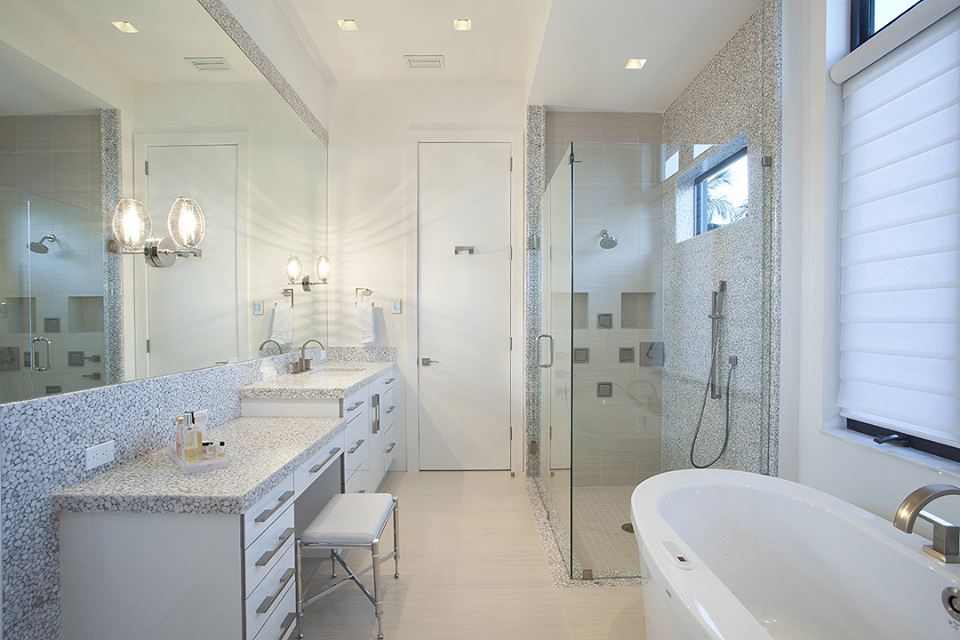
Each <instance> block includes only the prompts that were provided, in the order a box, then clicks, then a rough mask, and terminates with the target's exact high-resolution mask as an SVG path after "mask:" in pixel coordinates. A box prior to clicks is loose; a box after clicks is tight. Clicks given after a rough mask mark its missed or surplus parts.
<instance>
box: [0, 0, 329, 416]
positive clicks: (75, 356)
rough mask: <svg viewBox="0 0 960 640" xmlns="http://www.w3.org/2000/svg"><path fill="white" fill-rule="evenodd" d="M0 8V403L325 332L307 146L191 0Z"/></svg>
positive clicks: (276, 100)
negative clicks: (297, 269) (312, 282)
mask: <svg viewBox="0 0 960 640" xmlns="http://www.w3.org/2000/svg"><path fill="white" fill-rule="evenodd" d="M0 14H2V16H3V18H2V20H0V225H2V234H0V238H2V242H3V251H2V254H0V402H13V401H18V400H26V399H30V398H36V397H40V396H44V395H50V394H56V393H62V392H69V391H77V390H80V389H86V388H91V387H95V386H100V385H104V384H110V383H113V382H121V381H124V380H130V379H134V378H143V377H150V376H159V375H166V374H171V373H177V372H182V371H187V370H191V369H197V368H202V367H209V366H214V365H217V364H221V363H229V362H237V361H240V360H247V359H251V358H257V357H262V356H265V355H271V354H275V353H277V350H278V347H277V344H276V343H279V344H280V345H282V348H283V350H287V349H289V348H290V347H291V346H294V345H298V344H299V343H300V342H302V341H304V340H306V339H307V338H319V339H321V340H324V341H325V339H326V336H327V296H326V290H325V287H323V286H322V285H320V286H314V287H311V290H310V291H304V288H303V287H302V286H301V285H300V284H299V283H298V284H296V285H291V284H288V279H292V278H288V270H289V269H288V267H291V266H293V263H292V262H290V261H289V260H288V258H290V257H291V256H296V257H298V258H299V259H300V262H301V263H302V265H303V272H304V273H312V272H313V271H314V267H313V265H314V264H315V263H316V261H317V259H318V257H319V256H322V255H325V254H326V253H327V246H326V229H327V211H326V202H327V184H326V183H327V149H326V145H325V144H324V143H323V142H322V141H321V140H320V138H319V137H318V135H317V134H316V133H315V131H314V130H311V128H310V127H308V126H307V124H306V123H305V122H304V121H303V119H301V117H300V116H299V115H298V114H297V113H296V112H295V111H294V110H293V109H292V108H291V107H290V106H289V105H288V104H287V102H286V101H285V100H284V99H283V98H282V97H281V96H280V94H279V93H278V92H277V91H276V90H275V89H274V87H273V86H272V85H271V84H270V83H269V82H268V81H267V80H266V79H265V78H264V77H263V76H262V74H261V73H260V71H258V69H257V67H256V66H254V64H253V63H252V62H251V61H250V60H248V59H247V57H246V56H245V55H244V53H243V51H241V49H240V48H239V47H238V46H237V45H236V44H235V43H234V42H233V40H231V38H230V37H229V36H228V35H227V34H226V33H225V32H224V31H223V30H222V29H221V27H220V26H219V25H218V24H217V22H216V21H215V20H214V19H213V18H212V17H211V16H210V15H209V14H208V13H207V11H206V10H205V9H204V8H203V6H202V5H201V4H200V3H199V2H198V0H164V1H163V2H157V1H151V0H83V1H82V2H77V1H76V0H40V1H37V0H0ZM118 202H119V204H120V207H119V209H118V210H116V215H115V208H116V207H117V204H118ZM200 212H202V221H203V225H202V226H201V225H200V224H199V223H200V220H201V214H200ZM148 228H149V229H150V231H149V233H146V231H147V229H148ZM198 241H199V242H198ZM145 246H146V253H147V254H150V255H145V249H144V247H145ZM151 252H152V253H151ZM288 263H290V264H288ZM158 264H159V265H161V266H156V265H158ZM298 277H299V276H298ZM270 339H273V340H275V342H269V343H268V344H266V345H264V342H265V341H268V340H270Z"/></svg>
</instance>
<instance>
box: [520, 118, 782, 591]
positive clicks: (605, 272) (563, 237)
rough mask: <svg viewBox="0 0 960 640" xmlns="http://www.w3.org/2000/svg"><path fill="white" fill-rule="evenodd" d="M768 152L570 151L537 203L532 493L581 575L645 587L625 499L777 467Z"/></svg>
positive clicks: (685, 148)
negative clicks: (692, 474) (665, 483)
mask: <svg viewBox="0 0 960 640" xmlns="http://www.w3.org/2000/svg"><path fill="white" fill-rule="evenodd" d="M762 164H763V163H762V156H761V151H760V147H759V145H752V144H750V143H749V141H748V140H747V139H746V136H741V137H738V138H736V139H733V140H729V141H726V142H723V143H719V144H711V143H703V144H683V145H677V144H672V145H670V144H643V143H600V142H573V143H572V144H571V145H570V147H569V149H568V152H567V153H566V154H565V156H564V157H563V159H562V160H561V162H560V164H559V166H558V167H556V169H555V171H554V173H553V175H552V177H551V178H550V180H549V182H548V184H547V187H546V190H545V193H544V196H543V199H542V203H541V223H542V240H541V256H542V270H541V277H542V281H541V291H542V296H541V298H542V306H541V316H540V325H541V331H542V334H541V336H540V338H539V339H538V346H539V362H538V364H539V367H540V374H541V375H540V384H541V387H540V398H541V434H542V436H541V441H540V469H539V477H538V478H537V479H536V480H537V485H538V487H539V489H540V493H541V497H542V499H543V503H544V506H545V507H546V509H547V512H548V516H549V520H550V523H551V527H552V529H553V533H554V536H555V538H556V540H557V544H558V546H559V548H560V551H561V554H562V555H563V557H564V562H565V564H566V567H567V569H568V571H569V575H570V576H571V577H572V578H574V579H603V578H623V577H638V576H640V575H641V573H642V569H641V565H640V558H639V554H638V552H637V546H636V541H635V538H634V536H633V535H632V533H631V525H630V506H629V505H630V496H631V493H632V492H633V490H634V488H635V487H636V486H637V485H638V484H639V483H641V482H643V480H645V479H647V478H649V477H651V476H653V475H656V474H659V473H663V472H667V471H672V470H676V469H688V468H693V467H707V466H712V467H713V468H730V469H742V470H748V471H754V472H761V473H763V472H765V471H766V457H765V456H766V450H765V444H764V443H765V442H766V439H767V436H766V426H765V423H764V420H763V419H762V416H763V398H762V393H761V389H762V373H761V372H762V367H763V365H764V362H763V360H764V349H763V347H762V345H763V336H762V326H761V325H762V323H761V322H760V319H759V317H758V316H759V315H760V314H761V308H762V307H763V296H764V290H765V287H764V282H763V267H762V265H763V247H764V239H763V216H762V215H761V212H762V209H763V206H764V205H763V200H764V198H763V192H764V180H763V167H762Z"/></svg>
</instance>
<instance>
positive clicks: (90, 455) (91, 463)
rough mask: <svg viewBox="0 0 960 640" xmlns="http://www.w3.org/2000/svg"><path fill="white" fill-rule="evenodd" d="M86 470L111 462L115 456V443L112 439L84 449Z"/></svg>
mask: <svg viewBox="0 0 960 640" xmlns="http://www.w3.org/2000/svg"><path fill="white" fill-rule="evenodd" d="M85 453H86V470H87V471H90V470H91V469H96V468H97V467H100V466H103V465H105V464H107V463H108V462H113V460H114V458H116V456H117V444H116V442H114V441H113V440H107V441H106V442H101V443H100V444H95V445H93V446H92V447H87V450H86V452H85Z"/></svg>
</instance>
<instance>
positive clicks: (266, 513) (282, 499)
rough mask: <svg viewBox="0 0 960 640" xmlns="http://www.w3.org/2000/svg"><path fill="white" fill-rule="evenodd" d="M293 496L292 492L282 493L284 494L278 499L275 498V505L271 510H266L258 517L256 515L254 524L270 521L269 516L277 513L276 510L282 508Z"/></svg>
mask: <svg viewBox="0 0 960 640" xmlns="http://www.w3.org/2000/svg"><path fill="white" fill-rule="evenodd" d="M293 495H294V493H293V491H284V492H283V495H281V496H280V497H279V498H277V504H275V505H273V507H272V508H270V509H267V510H266V511H264V512H263V513H261V514H260V515H258V516H257V517H256V518H255V519H254V522H257V523H261V522H266V521H267V520H269V519H270V516H272V515H273V514H275V513H276V512H277V510H279V509H280V507H282V506H283V505H284V504H285V503H286V502H287V500H289V499H290V498H292V497H293Z"/></svg>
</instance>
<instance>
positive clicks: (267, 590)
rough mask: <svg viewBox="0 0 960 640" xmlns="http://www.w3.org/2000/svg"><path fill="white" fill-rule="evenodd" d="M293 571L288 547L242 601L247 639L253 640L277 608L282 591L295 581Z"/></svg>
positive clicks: (291, 552)
mask: <svg viewBox="0 0 960 640" xmlns="http://www.w3.org/2000/svg"><path fill="white" fill-rule="evenodd" d="M294 573H295V572H294V549H293V547H290V548H289V549H287V550H286V551H284V552H283V555H281V556H280V560H278V561H277V563H276V564H275V565H273V568H272V569H270V571H269V573H267V576H266V577H265V578H264V579H263V582H261V583H260V584H259V585H257V588H256V589H254V590H253V593H252V594H250V597H249V598H247V601H246V602H245V603H244V609H245V612H246V621H247V638H248V640H253V638H255V637H256V636H257V634H258V633H259V632H260V629H262V628H263V626H264V624H266V622H267V620H268V619H269V618H270V616H271V615H272V614H273V613H274V612H275V611H277V610H278V609H279V607H280V605H281V603H282V602H283V596H284V592H286V591H287V590H289V589H290V588H291V587H293V585H294V583H295V582H296V576H295V575H294Z"/></svg>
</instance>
